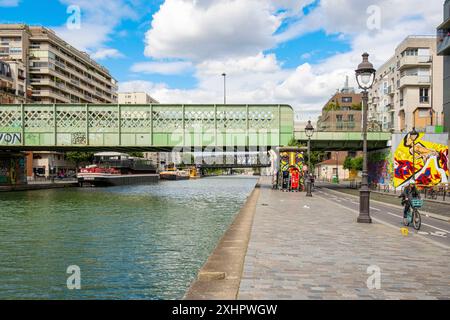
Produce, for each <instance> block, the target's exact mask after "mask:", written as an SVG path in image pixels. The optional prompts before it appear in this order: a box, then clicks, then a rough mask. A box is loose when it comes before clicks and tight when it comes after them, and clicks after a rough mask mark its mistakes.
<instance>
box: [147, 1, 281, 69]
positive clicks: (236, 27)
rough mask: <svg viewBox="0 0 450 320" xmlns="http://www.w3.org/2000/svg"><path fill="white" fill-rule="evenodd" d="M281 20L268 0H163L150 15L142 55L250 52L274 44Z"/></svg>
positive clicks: (197, 57)
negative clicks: (143, 53)
mask: <svg viewBox="0 0 450 320" xmlns="http://www.w3.org/2000/svg"><path fill="white" fill-rule="evenodd" d="M280 23H281V19H280V18H279V17H277V16H276V15H275V14H273V13H272V6H271V4H270V1H267V0H246V1H236V0H216V1H210V0H203V1H202V0H200V1H192V0H166V1H165V2H164V4H163V5H161V8H160V10H159V11H158V12H157V13H156V14H154V16H153V20H152V24H151V29H150V30H149V31H148V32H147V34H146V48H145V54H146V55H147V56H149V57H153V58H167V57H169V58H185V59H192V60H196V61H201V60H203V59H212V58H223V57H230V56H245V55H252V54H255V53H257V52H260V51H262V50H264V49H266V48H268V47H271V46H272V45H274V43H275V42H274V39H273V37H272V34H273V33H274V32H275V31H276V30H277V29H278V27H279V26H280Z"/></svg>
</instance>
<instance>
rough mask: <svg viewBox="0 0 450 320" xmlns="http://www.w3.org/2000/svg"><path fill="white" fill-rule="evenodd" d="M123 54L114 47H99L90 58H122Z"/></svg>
mask: <svg viewBox="0 0 450 320" xmlns="http://www.w3.org/2000/svg"><path fill="white" fill-rule="evenodd" d="M123 56H124V55H123V54H122V53H120V52H119V51H118V50H117V49H114V48H101V49H98V50H97V51H95V52H94V53H92V54H91V58H92V59H97V60H102V59H106V58H122V57H123Z"/></svg>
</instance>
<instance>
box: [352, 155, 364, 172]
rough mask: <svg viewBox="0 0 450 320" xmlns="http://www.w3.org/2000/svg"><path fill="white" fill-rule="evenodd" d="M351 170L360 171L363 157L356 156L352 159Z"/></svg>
mask: <svg viewBox="0 0 450 320" xmlns="http://www.w3.org/2000/svg"><path fill="white" fill-rule="evenodd" d="M352 163H353V170H356V171H362V169H363V157H357V158H355V159H353V161H352Z"/></svg>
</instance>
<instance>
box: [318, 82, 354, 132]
mask: <svg viewBox="0 0 450 320" xmlns="http://www.w3.org/2000/svg"><path fill="white" fill-rule="evenodd" d="M361 102H362V94H360V93H356V92H355V89H354V88H351V87H349V85H348V77H347V79H346V82H345V86H344V88H343V89H341V90H339V91H338V92H337V93H335V94H334V95H333V96H332V97H331V99H330V100H328V102H327V103H326V104H325V106H324V107H323V109H322V115H321V116H320V117H319V120H318V121H317V128H318V130H319V131H360V130H361V119H362V113H361V106H362V104H361Z"/></svg>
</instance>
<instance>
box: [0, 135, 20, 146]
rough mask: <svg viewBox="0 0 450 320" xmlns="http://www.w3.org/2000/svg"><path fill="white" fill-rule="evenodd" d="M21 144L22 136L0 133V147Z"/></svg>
mask: <svg viewBox="0 0 450 320" xmlns="http://www.w3.org/2000/svg"><path fill="white" fill-rule="evenodd" d="M21 143H22V134H20V133H0V145H1V144H3V145H5V144H6V145H16V144H21Z"/></svg>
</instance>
